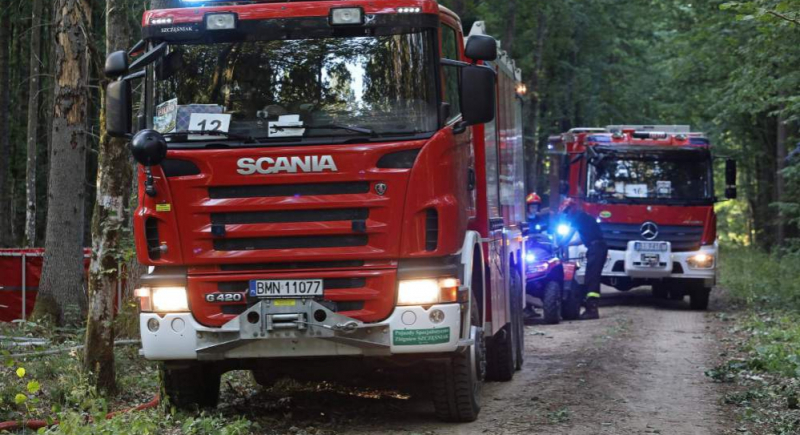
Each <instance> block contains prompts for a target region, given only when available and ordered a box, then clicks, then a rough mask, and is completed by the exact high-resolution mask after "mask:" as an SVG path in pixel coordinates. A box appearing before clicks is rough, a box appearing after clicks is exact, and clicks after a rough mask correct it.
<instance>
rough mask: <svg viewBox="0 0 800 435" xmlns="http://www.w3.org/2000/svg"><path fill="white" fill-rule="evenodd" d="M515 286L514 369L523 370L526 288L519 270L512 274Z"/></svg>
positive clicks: (513, 303)
mask: <svg viewBox="0 0 800 435" xmlns="http://www.w3.org/2000/svg"><path fill="white" fill-rule="evenodd" d="M512 279H513V281H512V284H513V285H514V287H513V288H515V289H517V290H516V291H514V292H513V293H512V296H511V297H512V299H511V301H512V303H511V313H512V314H511V315H512V316H513V317H512V318H513V319H514V322H513V325H514V332H515V339H514V348H515V349H516V358H515V359H514V369H516V370H517V371H519V370H522V364H523V363H524V362H525V319H524V318H523V317H524V315H523V309H524V307H525V306H524V302H523V297H524V296H525V293H524V292H525V289H524V287H523V284H522V278H521V277H520V275H519V272H518V271H516V272H514V275H512Z"/></svg>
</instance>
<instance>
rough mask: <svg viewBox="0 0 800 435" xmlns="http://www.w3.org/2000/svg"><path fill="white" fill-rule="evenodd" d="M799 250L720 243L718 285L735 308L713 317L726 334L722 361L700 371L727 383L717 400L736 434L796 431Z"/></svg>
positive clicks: (799, 410) (799, 414) (799, 408)
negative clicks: (734, 421)
mask: <svg viewBox="0 0 800 435" xmlns="http://www.w3.org/2000/svg"><path fill="white" fill-rule="evenodd" d="M799 266H800V254H798V253H783V254H782V255H779V254H770V253H765V252H761V251H758V250H755V249H747V248H733V247H729V246H726V247H724V248H723V250H722V254H721V258H720V278H721V286H722V287H723V288H725V289H726V290H727V292H728V295H729V300H730V301H731V302H734V303H735V304H736V305H738V307H739V308H741V309H740V310H737V311H734V312H733V314H725V315H724V316H722V317H718V318H719V320H722V321H724V322H726V323H728V324H730V325H731V326H730V328H729V330H728V333H729V334H728V335H729V336H730V337H732V340H730V342H729V345H728V349H727V351H726V354H725V359H724V361H723V362H722V363H721V364H720V365H719V366H717V367H715V368H714V369H711V370H708V371H707V372H706V375H707V376H709V377H710V378H711V379H713V380H714V381H716V382H721V383H727V384H729V385H730V387H729V388H727V389H726V390H727V391H728V392H727V394H725V396H724V397H723V399H722V403H723V404H724V405H726V406H730V407H733V409H734V410H735V413H736V414H737V415H738V416H739V420H740V423H741V424H742V426H741V427H740V428H739V429H738V432H737V433H743V434H753V435H755V434H758V435H761V434H764V435H766V434H769V435H789V434H797V433H800V403H798V402H799V401H798V398H799V397H800V267H799Z"/></svg>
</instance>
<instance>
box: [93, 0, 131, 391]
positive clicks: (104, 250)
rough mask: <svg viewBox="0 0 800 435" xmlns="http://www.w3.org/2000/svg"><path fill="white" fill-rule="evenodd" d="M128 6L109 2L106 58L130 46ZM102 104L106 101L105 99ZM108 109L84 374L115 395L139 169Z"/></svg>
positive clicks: (100, 167) (119, 0)
mask: <svg viewBox="0 0 800 435" xmlns="http://www.w3.org/2000/svg"><path fill="white" fill-rule="evenodd" d="M124 3H125V0H108V2H107V3H106V50H107V53H106V54H108V53H111V52H113V51H117V50H125V49H127V48H128V45H129V44H130V39H131V38H130V26H129V25H128V22H127V14H126V10H125V7H124ZM104 84H105V81H104V83H103V85H104ZM101 102H105V95H103V97H102V98H101ZM104 106H105V104H103V103H101V109H100V110H101V114H102V115H101V117H100V131H101V136H102V137H101V140H100V155H99V157H98V168H97V200H96V201H95V206H94V215H93V216H92V264H91V267H90V268H89V319H88V323H87V324H86V348H85V352H84V369H85V370H86V371H87V372H89V373H91V374H92V375H93V377H94V381H95V385H96V386H97V388H98V389H100V390H102V391H106V392H108V393H112V392H114V391H115V390H116V382H115V379H114V327H113V326H114V325H113V319H114V295H115V293H116V289H117V281H118V280H119V279H120V275H121V271H120V266H121V265H122V262H123V257H122V255H121V253H122V252H121V251H122V242H123V240H124V238H125V234H126V232H125V226H126V224H127V222H128V212H127V207H128V201H129V199H130V192H131V179H132V178H133V168H132V167H131V165H130V155H129V153H128V148H127V147H126V146H125V143H126V141H125V140H124V139H115V138H111V137H110V136H108V135H107V134H106V131H105V111H104V109H105V107H104Z"/></svg>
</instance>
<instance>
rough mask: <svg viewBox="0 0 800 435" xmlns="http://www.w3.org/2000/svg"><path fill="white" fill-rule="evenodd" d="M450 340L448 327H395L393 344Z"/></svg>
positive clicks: (415, 343)
mask: <svg viewBox="0 0 800 435" xmlns="http://www.w3.org/2000/svg"><path fill="white" fill-rule="evenodd" d="M448 342H450V328H433V329H396V330H395V331H394V345H395V346H414V345H420V344H441V343H448Z"/></svg>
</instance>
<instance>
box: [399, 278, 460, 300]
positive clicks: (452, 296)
mask: <svg viewBox="0 0 800 435" xmlns="http://www.w3.org/2000/svg"><path fill="white" fill-rule="evenodd" d="M460 285H461V282H459V280H457V279H455V278H443V279H412V280H407V281H400V285H399V286H398V291H397V305H433V304H440V303H447V302H457V301H458V288H459V286H460Z"/></svg>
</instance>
